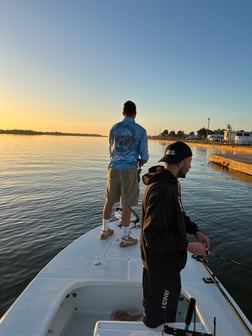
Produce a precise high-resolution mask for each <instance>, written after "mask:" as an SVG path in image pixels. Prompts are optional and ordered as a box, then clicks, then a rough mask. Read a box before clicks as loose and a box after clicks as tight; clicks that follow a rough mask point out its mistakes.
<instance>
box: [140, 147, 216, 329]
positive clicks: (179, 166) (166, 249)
mask: <svg viewBox="0 0 252 336" xmlns="http://www.w3.org/2000/svg"><path fill="white" fill-rule="evenodd" d="M191 160H192V151H191V149H190V147H189V146H187V145H186V144H185V143H184V142H179V141H178V142H174V143H172V144H170V145H168V147H167V148H166V150H165V155H164V157H162V159H161V160H160V161H162V162H164V166H161V165H159V166H154V167H151V168H150V169H149V171H148V173H147V174H145V175H144V176H143V182H144V184H146V185H147V187H146V189H145V192H144V196H143V203H142V219H141V234H140V247H141V257H142V263H143V306H144V323H145V324H146V325H147V326H148V327H150V328H155V327H157V326H159V325H161V324H163V323H166V322H175V319H176V312H177V305H178V301H179V297H180V291H181V280H180V272H181V270H182V269H183V268H184V267H185V264H186V258H187V250H188V251H190V252H191V253H193V254H195V255H198V256H203V257H205V256H206V250H207V249H208V248H209V245H210V242H209V239H208V237H207V236H205V235H204V234H203V233H202V232H200V231H199V228H198V226H197V225H196V224H195V223H193V222H192V221H191V220H190V218H189V217H188V216H187V215H186V214H185V212H184V209H183V205H182V201H181V193H180V184H179V182H178V178H185V176H186V174H187V172H188V170H189V169H190V168H191ZM187 233H189V234H194V235H195V237H196V242H188V240H187Z"/></svg>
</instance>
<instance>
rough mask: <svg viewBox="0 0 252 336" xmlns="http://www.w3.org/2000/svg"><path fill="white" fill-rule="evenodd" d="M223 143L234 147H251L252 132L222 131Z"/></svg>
mask: <svg viewBox="0 0 252 336" xmlns="http://www.w3.org/2000/svg"><path fill="white" fill-rule="evenodd" d="M223 141H224V142H226V143H231V144H232V143H233V144H236V145H251V144H252V131H251V132H247V131H244V130H240V131H230V130H227V131H224V139H223Z"/></svg>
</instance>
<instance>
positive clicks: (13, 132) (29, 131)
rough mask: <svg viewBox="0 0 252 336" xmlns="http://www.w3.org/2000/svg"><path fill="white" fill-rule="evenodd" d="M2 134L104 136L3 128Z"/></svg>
mask: <svg viewBox="0 0 252 336" xmlns="http://www.w3.org/2000/svg"><path fill="white" fill-rule="evenodd" d="M0 134H19V135H67V136H94V137H102V136H103V135H100V134H88V133H64V132H40V131H32V130H19V129H13V130H2V129H0Z"/></svg>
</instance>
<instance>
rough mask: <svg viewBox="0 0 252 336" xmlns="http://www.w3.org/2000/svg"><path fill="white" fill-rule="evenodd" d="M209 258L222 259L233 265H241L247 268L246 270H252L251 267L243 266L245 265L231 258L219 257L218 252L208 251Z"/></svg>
mask: <svg viewBox="0 0 252 336" xmlns="http://www.w3.org/2000/svg"><path fill="white" fill-rule="evenodd" d="M207 256H208V257H216V258H220V259H222V260H225V261H228V262H231V263H232V264H235V265H239V266H241V267H244V268H246V269H249V270H252V267H251V266H249V265H245V264H243V263H241V262H239V261H237V260H234V259H231V258H226V257H224V256H222V255H219V254H218V253H216V252H213V251H208V252H207Z"/></svg>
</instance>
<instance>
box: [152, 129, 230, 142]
mask: <svg viewBox="0 0 252 336" xmlns="http://www.w3.org/2000/svg"><path fill="white" fill-rule="evenodd" d="M224 131H225V129H220V128H218V129H217V130H210V129H207V128H204V127H203V128H201V129H199V130H198V131H197V132H196V134H195V132H190V133H189V134H185V132H184V131H181V130H179V131H177V132H175V131H173V130H172V131H168V130H167V129H165V130H163V132H161V133H160V134H159V136H158V137H161V138H167V139H180V140H183V139H186V138H187V139H190V138H191V139H194V140H204V139H206V138H207V136H208V135H210V134H220V135H224Z"/></svg>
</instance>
